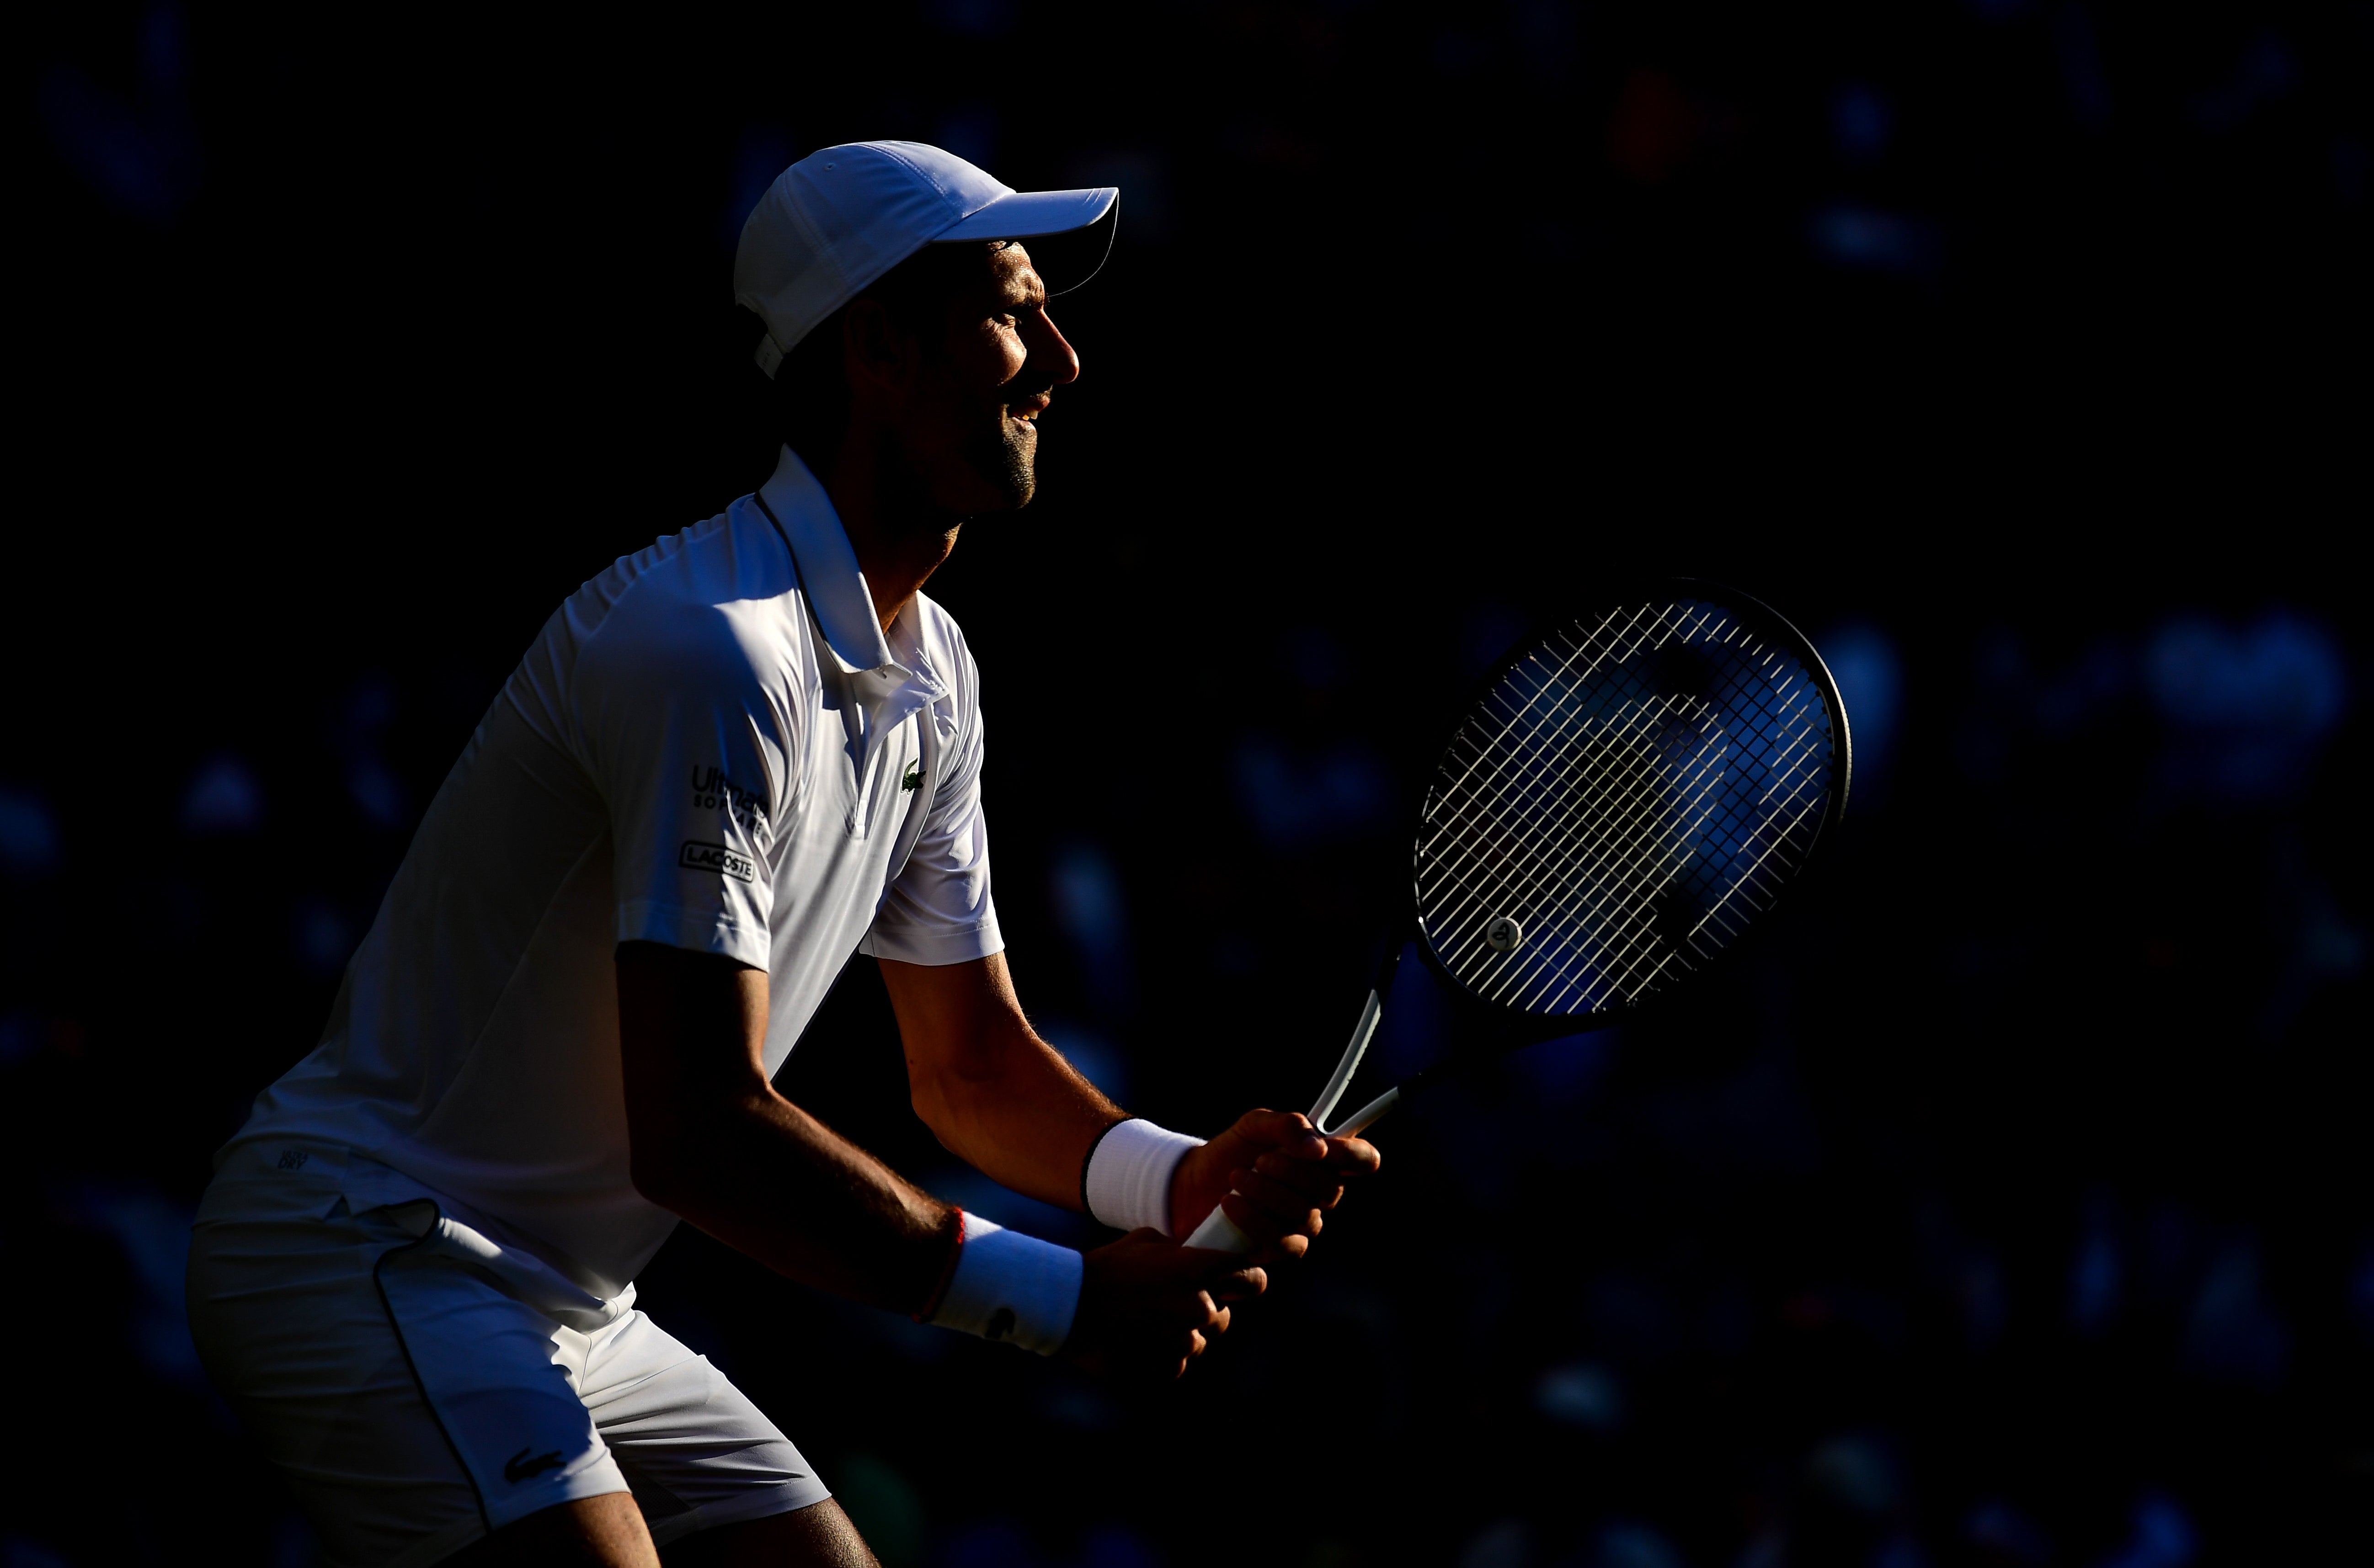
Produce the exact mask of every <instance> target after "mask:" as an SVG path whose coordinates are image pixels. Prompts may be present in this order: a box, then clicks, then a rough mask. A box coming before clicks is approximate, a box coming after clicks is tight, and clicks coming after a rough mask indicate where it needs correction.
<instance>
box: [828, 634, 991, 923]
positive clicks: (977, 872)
mask: <svg viewBox="0 0 2374 1568" xmlns="http://www.w3.org/2000/svg"><path fill="white" fill-rule="evenodd" d="M958 657H959V658H960V659H962V660H963V662H964V671H965V676H966V679H965V681H964V684H963V685H962V687H961V688H960V691H959V694H958V698H957V700H956V701H955V703H954V704H953V707H954V708H955V709H956V711H955V712H953V713H951V712H950V711H949V708H948V707H946V706H942V705H938V704H935V705H934V707H933V708H931V709H930V710H928V711H926V712H925V713H923V714H922V715H920V716H919V718H920V720H921V721H922V722H924V723H937V724H940V725H941V726H942V728H943V731H944V732H943V733H942V736H941V765H940V773H941V782H940V785H939V788H938V789H937V790H934V793H933V797H932V811H931V815H929V816H928V817H926V818H925V819H924V821H923V830H922V832H921V833H919V834H918V835H917V836H916V839H915V848H914V849H913V851H912V852H911V854H910V855H909V856H908V857H907V863H906V866H905V867H904V868H903V869H902V870H901V871H900V872H899V875H898V877H897V878H896V879H895V880H894V881H893V882H892V883H890V887H889V891H888V892H887V894H886V895H884V897H883V900H882V907H881V909H880V911H879V912H878V913H877V914H876V916H875V918H874V927H873V930H870V931H868V932H867V933H866V936H865V940H864V942H862V943H860V944H859V946H858V951H859V952H860V953H864V954H872V955H873V956H874V957H876V958H894V959H897V960H899V962H900V963H904V964H928V965H945V964H964V963H969V962H970V961H971V960H973V959H976V958H986V957H988V956H989V955H990V954H993V953H1002V952H1004V951H1005V938H1004V937H1002V936H1000V935H999V934H998V930H997V907H996V906H995V904H994V903H993V902H992V901H991V898H990V891H989V827H988V825H987V823H986V822H984V821H983V819H982V816H981V711H980V708H979V707H978V706H977V704H976V703H975V701H974V700H973V693H974V691H975V690H976V689H977V688H976V685H975V681H976V680H977V676H976V675H975V673H974V672H973V670H972V667H971V661H970V656H969V655H963V654H959V655H958Z"/></svg>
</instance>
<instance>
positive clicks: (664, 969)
mask: <svg viewBox="0 0 2374 1568" xmlns="http://www.w3.org/2000/svg"><path fill="white" fill-rule="evenodd" d="M617 972H618V1057H619V1067H620V1070H621V1075H622V1078H623V1081H624V1088H625V1091H626V1102H627V1131H628V1139H629V1151H630V1158H631V1161H632V1166H633V1176H634V1181H635V1185H636V1187H637V1188H639V1189H641V1191H642V1192H643V1193H644V1194H645V1196H647V1197H652V1198H654V1199H658V1198H659V1197H660V1195H661V1194H662V1193H664V1192H667V1191H669V1190H671V1189H673V1188H676V1186H677V1184H678V1183H679V1182H680V1181H681V1180H682V1178H683V1176H684V1175H685V1170H684V1167H685V1164H686V1163H687V1162H688V1159H690V1158H692V1157H694V1156H695V1154H696V1153H697V1151H698V1149H699V1146H700V1135H701V1129H702V1127H703V1124H704V1123H706V1122H707V1121H709V1120H710V1118H711V1117H715V1116H719V1115H725V1114H731V1113H732V1112H733V1111H734V1110H735V1107H736V1106H739V1105H740V1104H742V1103H743V1102H744V1101H745V1100H746V1099H747V1098H748V1097H750V1096H751V1095H753V1094H764V1092H765V1091H766V1087H767V1075H766V1069H765V1067H764V1066H763V1065H762V1064H763V1061H764V1056H763V1052H764V1049H765V1044H766V1033H767V976H766V972H765V971H764V970H760V969H754V968H752V967H750V966H749V965H746V964H741V963H737V962H735V960H734V959H731V958H726V957H723V956H721V955H718V954H708V953H693V952H688V951H686V950H685V949H683V948H680V947H675V946H671V945H669V944H666V943H663V942H621V943H619V944H618V949H617Z"/></svg>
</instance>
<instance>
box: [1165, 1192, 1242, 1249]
mask: <svg viewBox="0 0 2374 1568" xmlns="http://www.w3.org/2000/svg"><path fill="white" fill-rule="evenodd" d="M1180 1245H1181V1246H1208V1247H1210V1248H1212V1249H1213V1250H1214V1251H1216V1252H1251V1251H1252V1249H1253V1238H1252V1237H1251V1236H1249V1235H1245V1233H1244V1232H1242V1231H1240V1230H1239V1229H1237V1223H1236V1222H1235V1221H1234V1220H1231V1219H1229V1218H1228V1211H1227V1210H1226V1209H1223V1208H1221V1207H1220V1206H1219V1205H1218V1204H1214V1205H1213V1206H1212V1211H1211V1212H1210V1213H1209V1214H1207V1215H1205V1217H1204V1223H1202V1224H1200V1225H1197V1226H1196V1227H1195V1232H1194V1234H1193V1235H1190V1236H1189V1237H1188V1238H1187V1239H1186V1240H1185V1241H1183V1242H1181V1244H1180Z"/></svg>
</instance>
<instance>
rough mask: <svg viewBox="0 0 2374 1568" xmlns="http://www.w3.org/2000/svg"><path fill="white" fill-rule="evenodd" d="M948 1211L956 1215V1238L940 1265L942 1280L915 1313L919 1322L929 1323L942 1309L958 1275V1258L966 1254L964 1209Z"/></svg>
mask: <svg viewBox="0 0 2374 1568" xmlns="http://www.w3.org/2000/svg"><path fill="white" fill-rule="evenodd" d="M948 1212H949V1213H950V1214H953V1215H954V1216H956V1222H957V1234H956V1240H955V1241H953V1242H952V1243H950V1244H949V1246H948V1260H947V1261H946V1263H944V1264H942V1265H941V1266H940V1282H939V1283H938V1284H936V1285H934V1286H933V1287H932V1293H931V1295H930V1297H929V1298H927V1299H926V1300H925V1301H924V1303H923V1306H922V1307H921V1308H920V1309H919V1310H918V1311H917V1312H916V1314H915V1321H916V1322H918V1323H929V1322H930V1321H931V1320H932V1316H933V1315H934V1313H936V1312H938V1311H939V1310H940V1303H941V1302H943V1301H945V1300H946V1299H947V1294H948V1284H949V1282H950V1281H953V1280H954V1279H955V1278H956V1277H957V1259H958V1258H961V1257H963V1256H964V1241H965V1215H964V1211H963V1210H961V1209H954V1208H952V1209H950V1210H949V1211H948Z"/></svg>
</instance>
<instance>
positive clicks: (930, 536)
mask: <svg viewBox="0 0 2374 1568" xmlns="http://www.w3.org/2000/svg"><path fill="white" fill-rule="evenodd" d="M866 445H867V446H871V445H872V443H866ZM887 457H888V454H887V452H886V451H880V450H878V449H877V450H870V451H869V450H863V449H862V448H861V447H860V446H859V444H858V443H856V442H844V443H843V444H842V446H841V449H840V451H839V452H838V453H837V454H835V456H834V460H833V462H831V464H830V465H829V468H828V469H827V471H826V473H825V474H822V475H821V477H822V479H823V481H824V487H825V493H826V494H827V495H829V496H830V497H832V507H833V510H834V511H836V512H838V513H840V526H841V529H842V531H843V532H846V533H847V534H848V535H849V544H850V548H851V549H852V550H853V551H855V552H856V554H857V569H858V570H859V571H861V572H864V574H865V587H866V591H868V592H869V593H871V594H872V595H873V596H874V609H875V614H876V615H878V616H879V617H880V618H881V622H882V629H883V630H884V631H886V632H887V631H888V630H889V629H890V626H891V623H892V622H894V621H896V620H897V619H898V618H899V615H900V614H902V613H904V612H905V610H906V608H907V606H908V605H909V604H911V603H914V599H915V595H916V594H917V593H919V592H921V591H923V584H924V582H925V581H926V580H927V579H929V578H930V577H931V575H932V574H933V573H934V572H935V571H937V570H939V568H940V563H941V562H943V561H945V560H946V559H947V558H948V554H949V552H950V551H952V550H954V549H955V548H956V547H957V531H958V528H959V527H961V526H962V525H963V522H964V519H962V518H960V517H958V516H956V515H954V514H952V513H950V512H947V511H946V510H944V509H940V508H938V507H934V506H933V505H932V504H931V503H930V501H929V500H927V499H926V498H925V497H923V496H922V495H921V494H920V493H919V492H918V491H917V490H916V487H915V486H913V485H911V484H905V483H901V480H902V479H903V478H904V475H903V474H901V473H900V471H899V468H898V466H897V465H896V464H895V463H894V462H889V461H886V459H887Z"/></svg>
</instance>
